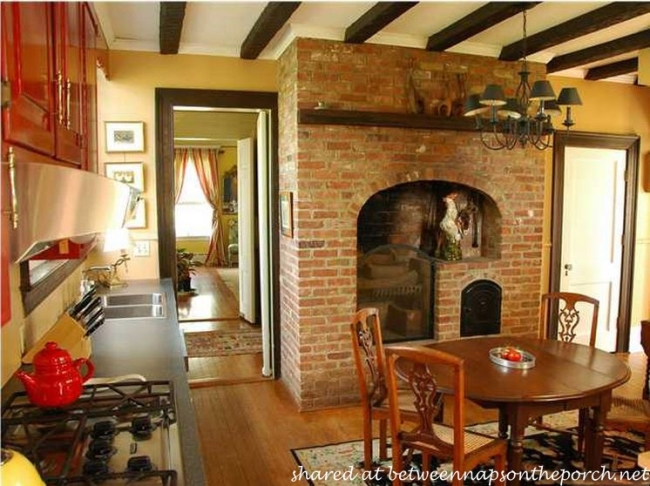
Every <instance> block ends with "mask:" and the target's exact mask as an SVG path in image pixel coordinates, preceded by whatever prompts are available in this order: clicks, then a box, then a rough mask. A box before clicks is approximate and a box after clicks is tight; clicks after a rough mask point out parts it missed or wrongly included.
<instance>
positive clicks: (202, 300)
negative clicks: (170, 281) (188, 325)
mask: <svg viewBox="0 0 650 486" xmlns="http://www.w3.org/2000/svg"><path fill="white" fill-rule="evenodd" d="M192 288H194V289H196V292H195V294H194V295H189V294H179V295H178V298H177V303H176V306H177V308H178V320H179V322H195V321H216V320H228V319H239V300H238V299H237V296H236V295H235V294H233V292H232V291H231V290H230V288H229V287H228V285H226V283H225V282H224V280H223V279H222V278H221V277H220V276H219V270H218V269H217V268H215V267H198V268H197V269H196V274H195V275H193V276H192Z"/></svg>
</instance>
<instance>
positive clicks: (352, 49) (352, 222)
mask: <svg viewBox="0 0 650 486" xmlns="http://www.w3.org/2000/svg"><path fill="white" fill-rule="evenodd" d="M411 66H414V70H413V76H414V78H415V80H416V86H417V88H418V90H419V92H420V94H421V95H422V96H423V98H424V99H425V100H433V99H435V97H436V96H437V93H438V92H439V88H440V86H441V82H442V80H443V79H448V78H449V77H450V74H451V73H455V72H463V73H466V85H467V88H468V91H469V92H470V93H472V92H479V91H480V89H481V87H483V86H484V85H485V84H486V83H488V82H498V83H499V84H502V85H504V86H505V87H506V89H507V90H510V91H514V90H515V88H516V86H517V82H518V76H517V72H518V70H519V65H518V64H516V63H506V62H501V61H498V60H494V59H488V58H482V57H476V56H467V55H461V54H447V53H429V52H425V51H421V50H416V49H407V48H398V47H389V46H380V45H372V44H364V45H348V44H343V43H339V42H334V41H323V40H312V39H298V40H296V41H295V42H294V43H292V44H291V45H290V46H289V47H288V48H287V50H286V51H285V53H284V54H283V56H282V58H281V60H280V70H279V76H280V79H279V86H280V127H279V128H280V144H279V147H280V167H279V172H280V190H286V191H291V192H292V193H293V201H294V202H293V224H294V231H293V237H292V238H289V237H286V236H281V237H280V285H281V295H280V301H281V360H282V379H283V381H284V382H285V384H286V385H287V387H288V389H289V390H290V392H291V393H292V394H293V396H294V398H295V400H296V402H297V403H298V405H299V407H300V408H301V409H303V410H308V409H314V408H321V407H328V406H336V405H341V404H347V403H354V402H358V400H359V396H358V390H357V383H356V376H355V372H354V364H353V361H352V356H351V347H350V334H349V322H350V318H351V315H352V314H353V313H354V312H355V310H356V309H357V295H358V293H357V292H358V281H357V280H358V278H357V266H358V260H359V257H360V255H362V254H363V253H365V252H367V251H369V249H371V247H373V248H374V247H375V246H379V245H380V244H384V243H396V244H400V245H402V244H404V245H411V246H413V248H416V249H417V250H418V251H428V250H427V248H426V246H427V245H429V250H430V249H431V242H430V241H429V242H427V241H428V240H430V238H431V234H430V231H429V232H427V230H426V228H427V226H426V225H423V224H422V220H423V219H425V218H424V214H425V211H423V212H422V215H423V216H422V217H421V218H420V220H419V221H418V220H417V218H415V219H414V220H410V219H408V218H406V221H407V222H409V223H410V224H412V227H411V228H410V229H405V230H404V231H403V232H402V236H403V237H402V238H392V239H393V240H394V241H384V240H386V239H387V238H386V237H383V240H382V238H379V239H377V238H375V236H376V235H375V236H373V235H372V234H370V233H371V231H370V230H369V228H368V226H367V225H365V226H364V224H363V223H362V224H361V225H360V217H361V216H362V213H363V212H364V211H366V210H367V208H368V207H369V205H372V201H373V198H375V197H376V195H377V194H381V193H382V192H383V191H387V190H391V189H393V188H396V187H405V185H409V184H412V186H410V189H412V190H408V191H407V192H406V193H408V194H411V195H413V194H415V193H416V192H417V191H418V190H422V188H427V187H429V186H431V185H432V184H437V185H438V186H437V187H439V188H440V187H442V189H439V191H438V192H435V191H434V193H433V194H434V195H433V196H432V195H431V194H432V193H431V192H430V191H426V193H427V196H425V197H424V199H421V200H420V199H419V198H417V199H416V198H413V199H412V200H409V201H405V202H403V207H404V208H405V210H406V211H407V212H408V211H409V208H412V205H415V206H417V205H418V204H422V205H423V207H424V204H425V203H424V202H423V201H427V199H426V198H427V197H428V198H429V202H428V204H429V205H430V204H431V203H430V200H431V198H432V197H433V198H434V201H435V202H436V204H438V203H439V201H438V199H439V198H440V196H441V195H443V194H444V193H445V192H446V191H447V188H451V189H454V188H455V189H458V188H460V189H462V190H463V191H465V192H464V193H463V194H466V195H476V194H478V195H480V197H481V198H482V199H481V201H482V203H481V204H482V206H481V207H482V212H481V218H482V219H481V220H480V223H481V226H480V228H481V229H480V233H479V235H480V242H479V243H480V244H479V246H478V249H477V247H472V245H471V243H472V242H471V238H470V239H469V240H468V241H467V243H464V244H465V245H469V246H468V247H467V248H466V249H465V248H464V249H463V259H462V260H460V261H442V260H436V262H435V288H434V290H433V294H432V299H433V305H432V309H433V320H434V326H435V339H438V340H444V339H453V338H457V337H459V336H460V321H461V305H460V302H461V294H462V292H463V289H465V288H466V287H467V286H468V285H470V284H471V283H472V282H475V281H479V280H486V281H490V282H494V283H495V284H497V285H498V286H499V288H500V289H501V292H502V294H501V309H500V310H501V327H500V332H501V333H505V334H517V335H535V334H537V332H538V302H539V289H540V281H541V265H542V262H541V258H542V247H541V245H542V209H543V197H544V154H543V153H542V152H539V151H537V150H535V149H520V148H517V149H515V150H512V151H507V152H492V151H489V150H487V149H484V148H483V147H482V145H481V143H480V140H479V136H478V134H476V133H474V132H467V131H454V130H428V129H420V128H402V127H399V126H397V127H379V126H350V125H345V124H330V125H315V124H306V123H298V111H299V110H300V109H308V108H314V106H316V104H317V103H318V102H319V101H322V102H324V103H326V104H327V105H328V107H329V108H331V109H339V110H357V111H373V112H390V113H406V112H407V111H408V96H407V93H406V91H405V86H406V85H407V83H406V79H407V75H408V72H409V69H410V67H411ZM530 67H531V68H532V69H531V70H532V71H533V75H532V77H533V78H535V79H539V78H541V77H543V75H544V72H543V66H540V65H535V64H531V66H530ZM423 116H426V115H423ZM468 197H469V199H471V197H473V196H471V197H470V196H466V199H465V200H464V201H465V202H467V201H468V200H469V199H467V198H468ZM418 201H420V202H418ZM409 205H411V206H409ZM410 212H411V213H412V214H414V212H413V211H410ZM361 219H363V218H361ZM413 228H419V229H418V230H414V229H413ZM429 230H431V227H429ZM373 238H374V239H373ZM472 248H474V249H472Z"/></svg>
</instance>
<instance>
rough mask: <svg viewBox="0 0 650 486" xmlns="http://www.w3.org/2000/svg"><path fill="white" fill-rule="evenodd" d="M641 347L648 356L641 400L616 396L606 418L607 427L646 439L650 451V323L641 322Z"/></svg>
mask: <svg viewBox="0 0 650 486" xmlns="http://www.w3.org/2000/svg"><path fill="white" fill-rule="evenodd" d="M641 347H642V348H643V352H644V353H645V355H646V367H645V376H644V382H643V392H642V394H641V397H640V398H628V397H622V396H617V395H614V396H613V397H612V408H611V409H610V411H609V412H608V413H607V416H606V417H605V427H606V428H609V429H614V430H624V431H628V430H633V431H636V432H640V433H642V434H643V435H644V438H645V450H646V451H648V450H650V383H649V380H650V321H641Z"/></svg>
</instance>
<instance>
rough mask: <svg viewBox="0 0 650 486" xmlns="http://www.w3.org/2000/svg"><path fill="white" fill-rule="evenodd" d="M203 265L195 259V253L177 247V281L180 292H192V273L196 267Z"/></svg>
mask: <svg viewBox="0 0 650 486" xmlns="http://www.w3.org/2000/svg"><path fill="white" fill-rule="evenodd" d="M201 265H203V264H202V263H201V262H200V261H198V260H195V259H194V253H191V252H188V251H185V248H177V249H176V281H177V286H178V291H179V292H192V291H193V290H194V289H193V288H192V275H194V274H195V273H196V267H200V266H201Z"/></svg>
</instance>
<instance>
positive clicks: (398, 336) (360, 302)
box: [357, 245, 435, 343]
mask: <svg viewBox="0 0 650 486" xmlns="http://www.w3.org/2000/svg"><path fill="white" fill-rule="evenodd" d="M434 274H435V271H434V266H433V259H431V258H430V257H429V256H428V255H427V254H426V253H424V252H422V251H420V250H418V249H417V248H414V247H412V246H408V245H382V246H379V247H377V248H375V249H373V250H371V251H369V252H368V253H365V254H362V255H360V257H359V262H358V265H357V308H358V309H361V308H364V307H376V308H377V309H378V310H379V318H380V320H381V325H382V329H381V331H382V337H383V341H384V342H387V343H389V342H398V341H407V340H417V339H431V338H433V335H434V325H433V315H434V313H433V288H434Z"/></svg>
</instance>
